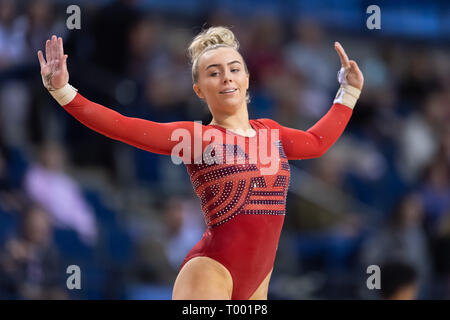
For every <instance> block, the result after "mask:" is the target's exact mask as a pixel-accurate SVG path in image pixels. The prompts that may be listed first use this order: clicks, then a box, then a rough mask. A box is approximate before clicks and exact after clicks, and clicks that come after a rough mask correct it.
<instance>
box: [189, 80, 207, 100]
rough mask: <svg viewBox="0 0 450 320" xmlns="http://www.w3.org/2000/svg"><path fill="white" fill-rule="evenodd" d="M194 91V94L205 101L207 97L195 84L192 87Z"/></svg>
mask: <svg viewBox="0 0 450 320" xmlns="http://www.w3.org/2000/svg"><path fill="white" fill-rule="evenodd" d="M192 89H194V92H195V94H196V95H197V97H199V98H200V99H205V96H204V95H203V93H202V91H201V90H200V87H199V86H198V85H197V84H196V83H194V85H193V86H192Z"/></svg>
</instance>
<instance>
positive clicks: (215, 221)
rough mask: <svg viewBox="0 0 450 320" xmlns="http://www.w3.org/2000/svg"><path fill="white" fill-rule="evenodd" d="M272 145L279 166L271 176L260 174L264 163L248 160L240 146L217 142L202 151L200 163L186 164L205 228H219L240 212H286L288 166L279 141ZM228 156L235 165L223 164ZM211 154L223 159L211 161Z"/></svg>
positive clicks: (269, 213) (281, 213)
mask: <svg viewBox="0 0 450 320" xmlns="http://www.w3.org/2000/svg"><path fill="white" fill-rule="evenodd" d="M275 145H276V146H277V147H278V151H279V160H278V161H279V164H280V165H279V166H278V170H277V171H276V173H275V174H272V175H262V174H261V171H260V168H261V167H263V166H261V165H260V163H257V164H254V163H249V156H248V155H247V154H246V153H245V152H244V151H243V150H242V148H241V147H240V146H239V145H226V144H223V145H221V146H217V145H216V146H215V147H214V148H213V149H212V150H209V151H208V152H205V154H204V161H203V162H202V163H201V164H186V168H187V171H188V173H189V175H190V177H191V181H192V185H193V187H194V190H195V191H196V193H197V195H198V196H199V198H200V200H201V204H202V210H203V213H204V218H205V222H206V225H207V226H208V228H215V227H218V226H220V225H222V224H224V223H226V222H228V221H230V220H231V219H233V218H234V217H236V216H237V215H239V214H246V215H248V214H254V215H284V214H285V205H286V196H287V189H288V184H289V176H290V169H289V163H288V160H287V157H286V155H285V153H284V150H283V147H282V145H281V143H280V141H277V142H275ZM230 156H231V157H232V158H233V157H234V163H235V164H229V163H225V160H226V159H227V158H226V157H228V159H230V158H229V157H230ZM212 157H216V159H222V160H223V162H222V163H215V162H212V161H211V159H212ZM240 161H241V162H240ZM241 163H242V164H241Z"/></svg>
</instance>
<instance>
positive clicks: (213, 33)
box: [188, 27, 248, 83]
mask: <svg viewBox="0 0 450 320" xmlns="http://www.w3.org/2000/svg"><path fill="white" fill-rule="evenodd" d="M217 48H233V49H234V50H236V51H237V52H238V53H239V42H238V41H237V39H236V37H235V36H234V33H233V32H232V31H231V30H230V29H228V28H226V27H211V28H209V29H206V30H203V31H202V32H200V33H199V34H198V35H197V36H196V37H195V38H194V40H192V42H191V44H190V46H189V49H188V52H189V57H190V59H191V63H192V81H193V82H194V83H196V82H197V81H198V70H197V67H198V59H199V58H200V57H201V56H202V55H203V54H204V53H205V52H207V51H209V50H214V49H217ZM244 66H245V71H246V72H247V73H248V70H247V65H246V64H245V62H244Z"/></svg>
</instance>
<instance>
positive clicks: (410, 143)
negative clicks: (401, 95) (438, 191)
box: [398, 92, 449, 181]
mask: <svg viewBox="0 0 450 320" xmlns="http://www.w3.org/2000/svg"><path fill="white" fill-rule="evenodd" d="M448 106H449V101H448V98H447V97H446V96H445V95H444V93H443V92H436V93H434V94H432V95H430V96H429V97H428V98H427V99H426V101H425V102H424V107H423V111H422V112H421V113H420V114H419V113H413V114H412V115H411V116H410V117H408V118H407V119H406V120H405V121H404V125H403V126H404V127H403V128H402V129H403V130H401V134H400V152H401V154H400V157H399V159H398V160H399V163H398V167H399V169H400V170H401V172H402V174H403V176H404V177H405V179H407V180H408V181H414V180H415V179H417V178H418V174H420V172H421V170H423V169H424V167H425V166H426V165H427V163H428V162H429V161H431V159H432V158H433V157H434V155H435V154H436V152H437V148H438V145H439V139H438V138H439V137H440V136H441V135H442V133H443V130H444V128H445V127H446V126H448V120H449V118H448V115H447V114H446V113H448V111H447V109H448Z"/></svg>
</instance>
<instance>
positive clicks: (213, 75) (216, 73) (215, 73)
mask: <svg viewBox="0 0 450 320" xmlns="http://www.w3.org/2000/svg"><path fill="white" fill-rule="evenodd" d="M217 75H219V72H217V71H216V72H213V73H211V77H216V76H217Z"/></svg>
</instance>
